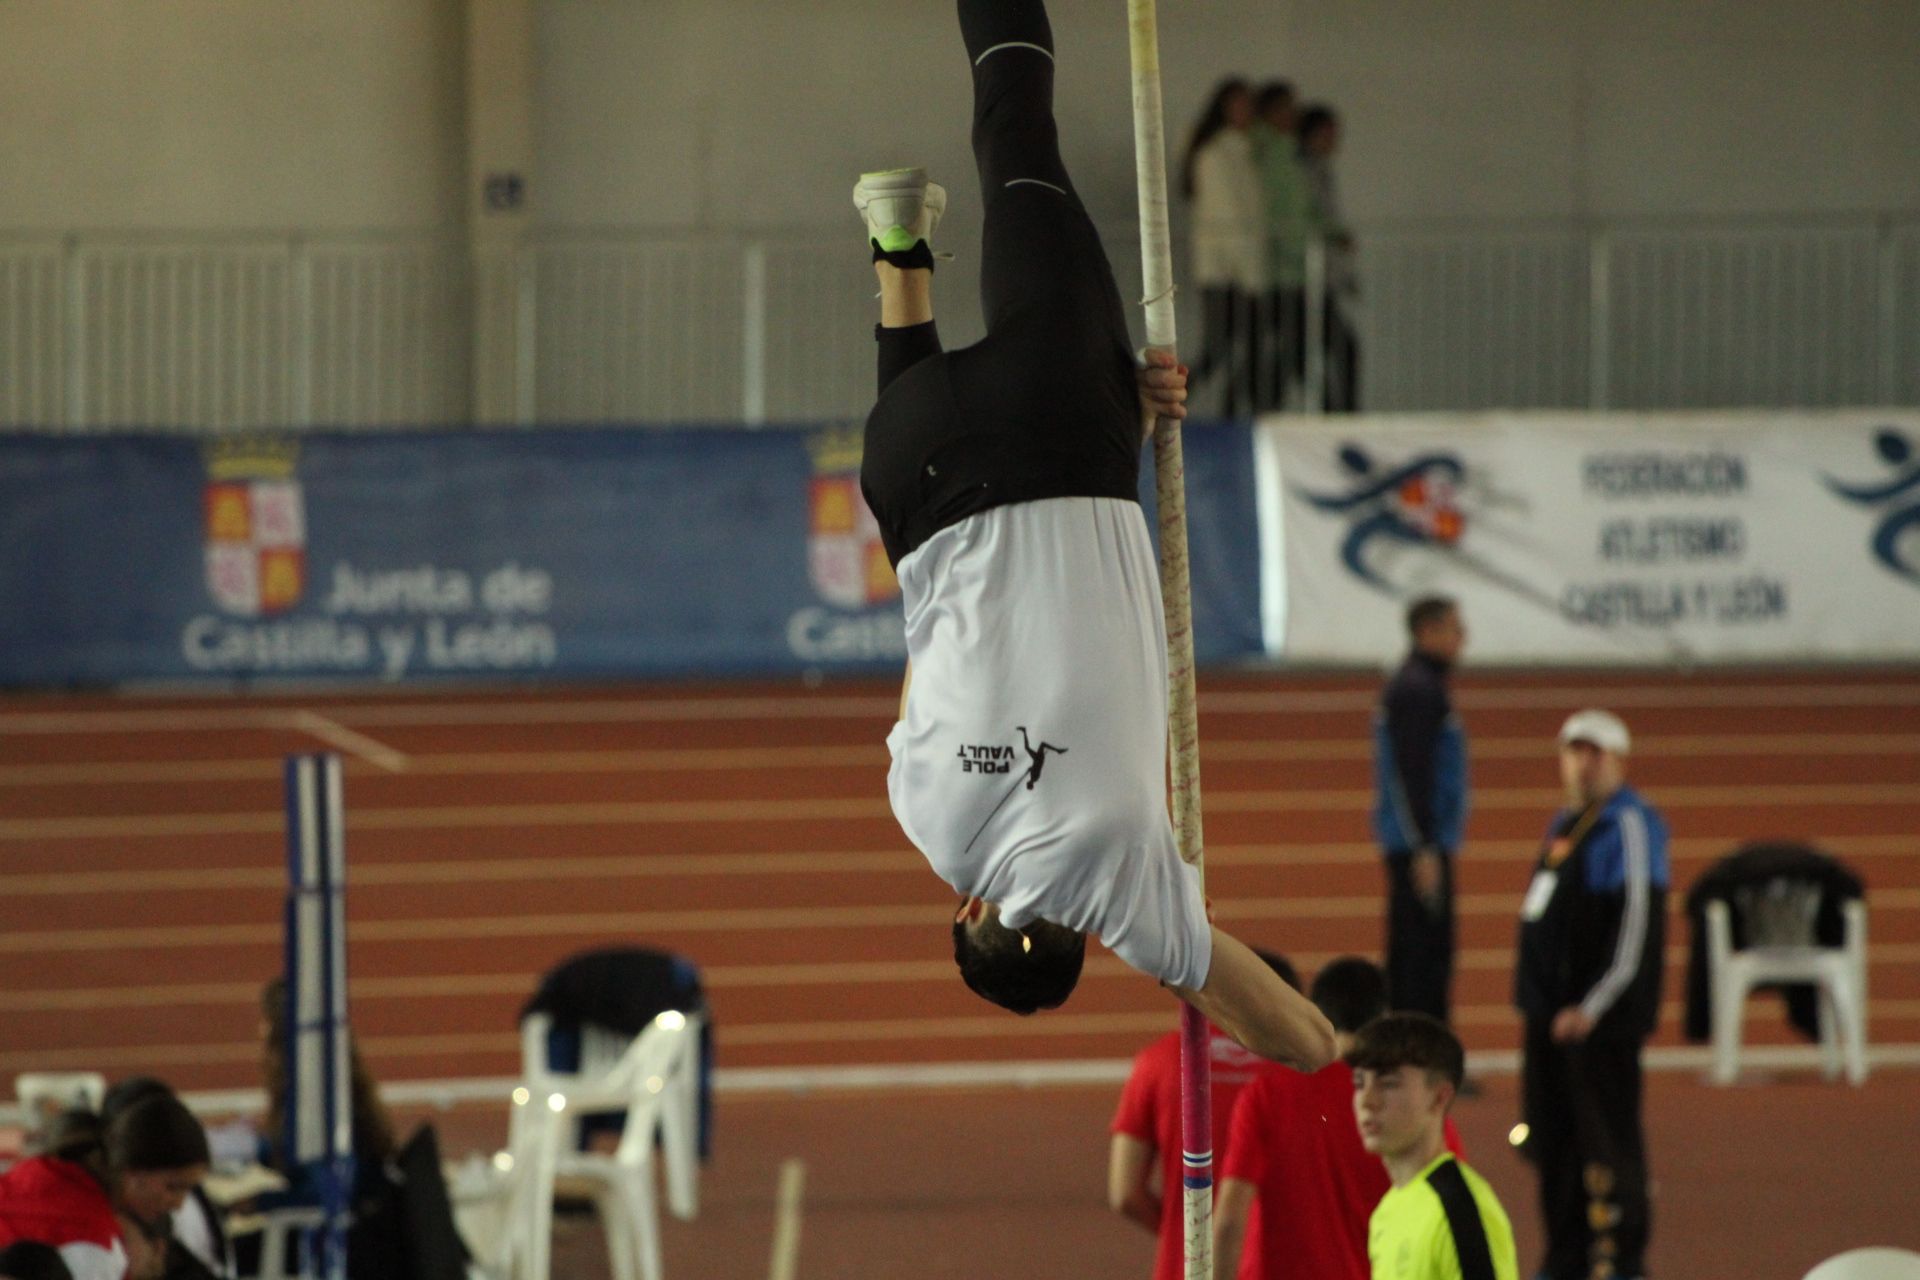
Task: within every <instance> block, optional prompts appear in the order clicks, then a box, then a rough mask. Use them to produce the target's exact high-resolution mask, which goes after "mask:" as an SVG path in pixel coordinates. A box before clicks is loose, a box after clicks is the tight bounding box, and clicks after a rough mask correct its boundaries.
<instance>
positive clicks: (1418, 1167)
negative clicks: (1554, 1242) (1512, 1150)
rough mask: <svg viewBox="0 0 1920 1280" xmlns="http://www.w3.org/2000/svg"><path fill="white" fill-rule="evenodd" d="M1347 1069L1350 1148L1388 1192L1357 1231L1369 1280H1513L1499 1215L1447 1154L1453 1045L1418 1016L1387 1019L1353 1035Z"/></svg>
mask: <svg viewBox="0 0 1920 1280" xmlns="http://www.w3.org/2000/svg"><path fill="white" fill-rule="evenodd" d="M1347 1065H1348V1066H1350V1067H1352V1068H1353V1117H1354V1120H1355V1121H1356V1122H1357V1123H1358V1124H1359V1126H1360V1143H1361V1145H1362V1146H1364V1147H1366V1149H1367V1150H1368V1151H1371V1152H1373V1153H1374V1154H1375V1155H1377V1156H1379V1157H1380V1159H1381V1161H1382V1162H1383V1163H1384V1164H1385V1165H1386V1166H1387V1177H1388V1179H1389V1180H1390V1181H1391V1182H1392V1183H1393V1186H1392V1188H1391V1189H1390V1190H1389V1191H1388V1192H1387V1194H1386V1196H1385V1197H1384V1198H1383V1199H1382V1200H1381V1201H1380V1204H1379V1207H1378V1208H1376V1209H1375V1210H1374V1211H1373V1218H1372V1220H1371V1221H1370V1222H1369V1224H1368V1228H1367V1257H1368V1259H1369V1261H1370V1262H1371V1264H1372V1267H1373V1280H1520V1265H1519V1262H1518V1260H1517V1259H1518V1255H1517V1253H1516V1251H1515V1249H1514V1245H1513V1224H1512V1223H1510V1222H1508V1221H1507V1213H1506V1210H1504V1209H1502V1208H1501V1207H1500V1201H1499V1199H1498V1198H1497V1197H1496V1196H1495V1195H1494V1194H1493V1188H1492V1187H1489V1186H1488V1185H1487V1182H1486V1179H1484V1178H1482V1177H1481V1176H1480V1175H1479V1174H1477V1173H1475V1172H1474V1171H1473V1170H1472V1169H1469V1168H1468V1167H1467V1166H1466V1165H1464V1164H1462V1163H1460V1161H1458V1160H1456V1159H1455V1158H1454V1157H1453V1154H1452V1153H1451V1152H1449V1151H1448V1150H1447V1145H1446V1134H1445V1125H1446V1119H1447V1108H1449V1107H1451V1106H1452V1105H1453V1099H1454V1095H1455V1094H1457V1093H1458V1092H1459V1089H1460V1080H1461V1078H1462V1076H1464V1075H1465V1073H1466V1053H1465V1051H1464V1050H1463V1049H1462V1048H1461V1047H1460V1041H1459V1039H1458V1038H1457V1037H1456V1036H1455V1035H1454V1034H1453V1032H1451V1031H1449V1030H1448V1029H1447V1026H1446V1024H1445V1023H1443V1022H1441V1021H1439V1020H1438V1019H1436V1018H1431V1017H1428V1016H1427V1015H1426V1014H1424V1013H1390V1014H1388V1015H1387V1016H1385V1017H1383V1018H1376V1019H1374V1020H1373V1021H1372V1022H1370V1023H1368V1024H1367V1025H1366V1026H1364V1027H1362V1028H1361V1029H1360V1033H1359V1035H1358V1036H1356V1037H1355V1038H1354V1042H1353V1047H1352V1048H1351V1049H1349V1050H1348V1051H1347Z"/></svg>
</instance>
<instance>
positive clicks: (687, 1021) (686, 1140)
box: [506, 1012, 701, 1280]
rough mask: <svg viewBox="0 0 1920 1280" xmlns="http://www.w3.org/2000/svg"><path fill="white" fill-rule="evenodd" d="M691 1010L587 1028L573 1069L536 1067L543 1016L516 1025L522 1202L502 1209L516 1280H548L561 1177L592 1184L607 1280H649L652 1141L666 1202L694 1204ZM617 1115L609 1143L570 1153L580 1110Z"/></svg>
mask: <svg viewBox="0 0 1920 1280" xmlns="http://www.w3.org/2000/svg"><path fill="white" fill-rule="evenodd" d="M700 1022H701V1020H700V1018H699V1016H698V1015H694V1014H680V1013H672V1012H669V1013H663V1014H661V1015H660V1016H659V1017H658V1018H656V1019H654V1021H653V1022H652V1023H651V1024H650V1025H649V1026H648V1027H647V1028H646V1029H645V1030H644V1031H642V1032H641V1033H640V1035H638V1036H634V1037H629V1036H624V1035H620V1034H618V1033H615V1032H611V1031H608V1030H605V1029H603V1028H598V1027H592V1026H588V1027H584V1028H582V1032H581V1052H580V1067H579V1069H578V1070H577V1071H568V1072H558V1071H554V1070H553V1069H552V1068H551V1067H549V1066H548V1065H547V1039H548V1034H549V1033H550V1032H551V1030H552V1020H551V1019H549V1018H548V1017H546V1016H545V1015H542V1014H534V1015H530V1016H529V1017H528V1018H526V1019H525V1020H524V1021H523V1022H522V1023H521V1028H520V1036H521V1041H520V1042H521V1061H522V1068H523V1073H524V1074H523V1079H522V1082H521V1084H520V1087H519V1088H517V1089H515V1090H514V1102H515V1106H514V1109H513V1113H512V1116H511V1118H510V1122H509V1140H508V1145H509V1150H510V1152H512V1153H518V1154H515V1155H514V1165H515V1168H516V1169H518V1168H519V1167H520V1165H521V1164H522V1163H523V1162H525V1161H527V1160H529V1159H531V1160H532V1161H534V1162H535V1164H534V1167H533V1169H532V1170H531V1171H530V1173H529V1175H528V1176H529V1178H530V1181H529V1183H528V1184H527V1185H526V1190H525V1199H524V1200H523V1201H522V1203H521V1205H520V1207H518V1208H517V1209H515V1210H512V1211H510V1220H509V1222H508V1224H507V1227H506V1234H507V1235H509V1236H513V1237H519V1238H518V1239H516V1240H514V1241H511V1242H510V1243H509V1247H508V1250H507V1252H508V1253H510V1254H513V1255H516V1256H518V1257H520V1258H522V1259H524V1261H525V1268H524V1269H523V1270H520V1271H518V1272H517V1273H516V1280H547V1275H548V1270H549V1267H550V1265H551V1238H552V1233H553V1187H554V1183H555V1181H556V1179H558V1178H563V1177H564V1178H570V1179H576V1180H579V1181H582V1182H585V1183H587V1184H589V1185H590V1186H592V1187H593V1189H594V1194H595V1201H596V1205H597V1207H598V1209H599V1212H600V1216H601V1221H602V1223H603V1224H604V1225H605V1228H606V1233H607V1254H608V1258H609V1260H610V1262H611V1263H612V1272H613V1280H660V1275H661V1268H660V1229H659V1213H658V1209H657V1208H656V1204H655V1193H654V1185H653V1178H654V1173H653V1163H654V1162H653V1152H654V1142H655V1139H656V1137H658V1139H659V1141H660V1145H661V1149H662V1152H663V1156H664V1159H663V1161H662V1163H663V1164H664V1165H665V1172H666V1181H667V1200H668V1206H669V1207H670V1208H671V1209H672V1211H673V1213H674V1216H676V1217H679V1218H691V1217H693V1216H694V1215H695V1214H696V1213H697V1212H698V1210H699V1191H698V1186H699V1182H698V1179H699V1154H698V1150H697V1147H698V1127H699V1110H698V1108H699V1081H698V1076H699V1059H700ZM604 1112H620V1113H623V1116H624V1123H623V1126H622V1131H621V1135H620V1142H619V1145H618V1147H617V1148H616V1149H615V1150H614V1151H613V1152H612V1153H611V1154H608V1153H603V1152H593V1151H581V1150H580V1149H579V1148H580V1120H581V1117H582V1116H583V1115H589V1114H598V1113H604Z"/></svg>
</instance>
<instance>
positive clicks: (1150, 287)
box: [1127, 0, 1213, 1280]
mask: <svg viewBox="0 0 1920 1280" xmlns="http://www.w3.org/2000/svg"><path fill="white" fill-rule="evenodd" d="M1127 19H1128V25H1129V28H1130V31H1131V37H1132V38H1131V41H1130V44H1131V48H1132V51H1133V145H1134V164H1135V169H1136V172H1137V175H1138V178H1139V185H1140V269H1141V279H1142V280H1143V281H1144V282H1145V285H1146V289H1145V293H1146V296H1145V298H1144V299H1143V303H1144V305H1145V306H1146V309H1147V346H1148V348H1149V349H1152V350H1156V351H1164V352H1166V353H1167V354H1168V355H1172V354H1174V345H1175V332H1174V319H1173V236H1172V231H1171V227H1170V224H1169V222H1168V218H1167V153H1166V127H1165V115H1164V112H1163V111H1162V108H1161V103H1160V35H1159V30H1158V25H1157V21H1156V15H1155V12H1154V0H1127ZM1153 441H1154V445H1153V461H1154V471H1155V476H1156V482H1157V492H1158V501H1159V508H1160V595H1161V598H1162V600H1163V601H1164V603H1165V608H1166V611H1167V725H1168V729H1167V731H1168V748H1169V750H1170V753H1171V755H1172V759H1173V829H1174V834H1175V836H1176V837H1177V838H1178V840H1179V842H1180V856H1181V857H1182V858H1183V859H1185V860H1186V861H1187V862H1189V863H1191V864H1192V865H1193V867H1194V869H1195V870H1196V871H1199V870H1201V867H1202V863H1201V849H1202V847H1203V844H1204V842H1203V840H1202V838H1201V831H1200V737H1199V729H1198V725H1197V718H1196V715H1195V710H1194V683H1193V602H1192V597H1191V591H1190V587H1189V584H1188V571H1187V496H1186V469H1185V465H1184V463H1183V461H1182V457H1181V450H1180V422H1179V420H1178V419H1176V418H1162V419H1160V421H1159V422H1158V423H1156V424H1155V427H1154V433H1153ZM1203 888H1204V885H1203ZM1180 1096H1181V1108H1180V1115H1181V1146H1182V1147H1183V1148H1184V1150H1183V1152H1182V1156H1183V1159H1182V1168H1183V1172H1184V1177H1183V1178H1182V1187H1183V1191H1182V1200H1183V1202H1184V1204H1185V1208H1186V1280H1213V1117H1212V1110H1213V1108H1212V1099H1213V1081H1212V1071H1211V1068H1210V1063H1209V1060H1208V1036H1207V1022H1206V1019H1205V1018H1203V1017H1201V1016H1200V1014H1199V1012H1198V1011H1197V1010H1195V1009H1194V1007H1193V1006H1192V1005H1190V1004H1182V1005H1181V1006H1180ZM1171 1190H1172V1188H1168V1191H1171Z"/></svg>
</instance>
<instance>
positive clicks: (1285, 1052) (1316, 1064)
mask: <svg viewBox="0 0 1920 1280" xmlns="http://www.w3.org/2000/svg"><path fill="white" fill-rule="evenodd" d="M1173 993H1174V994H1175V995H1177V996H1179V997H1180V998H1181V999H1182V1000H1185V1001H1186V1002H1187V1003H1188V1004H1190V1005H1192V1006H1193V1007H1194V1008H1196V1009H1198V1010H1199V1011H1200V1012H1201V1013H1202V1014H1204V1015H1206V1019H1207V1021H1209V1022H1211V1023H1212V1024H1213V1025H1214V1026H1216V1027H1218V1028H1220V1029H1221V1030H1222V1031H1224V1032H1226V1033H1227V1034H1228V1035H1230V1036H1232V1037H1233V1038H1234V1039H1235V1040H1238V1041H1239V1042H1240V1043H1241V1044H1242V1045H1244V1046H1246V1047H1247V1048H1248V1049H1250V1050H1251V1051H1253V1052H1254V1053H1257V1054H1259V1055H1260V1056H1261V1057H1263V1058H1269V1059H1271V1060H1273V1061H1274V1062H1283V1063H1285V1064H1286V1065H1288V1066H1290V1067H1292V1068H1294V1069H1295V1070H1297V1071H1307V1072H1311V1071H1318V1070H1319V1069H1320V1068H1322V1067H1324V1066H1326V1065H1327V1064H1328V1063H1329V1062H1332V1061H1333V1059H1334V1056H1335V1050H1334V1047H1333V1024H1332V1023H1331V1022H1328V1021H1327V1015H1326V1014H1324V1013H1321V1012H1320V1010H1319V1009H1317V1008H1315V1007H1314V1004H1313V1002H1312V1001H1311V1000H1308V999H1307V998H1306V997H1305V996H1303V995H1301V994H1300V993H1299V992H1298V991H1295V990H1294V989H1293V988H1292V987H1290V986H1288V985H1287V984H1286V983H1284V982H1282V981H1281V980H1280V975H1279V974H1277V973H1275V972H1274V971H1273V970H1272V969H1271V968H1269V967H1268V965H1267V962H1266V961H1264V960H1262V959H1261V958H1260V957H1259V956H1257V955H1255V954H1254V953H1253V951H1252V950H1251V949H1250V948H1248V946H1247V944H1246V943H1244V942H1242V941H1240V940H1239V939H1238V938H1236V937H1234V936H1233V935H1232V934H1230V933H1227V932H1225V931H1224V930H1222V929H1221V928H1220V927H1219V926H1218V925H1215V926H1213V963H1212V964H1211V965H1210V966H1209V967H1208V969H1207V980H1206V981H1205V982H1204V983H1202V984H1201V986H1200V989H1199V990H1198V991H1194V990H1191V989H1189V988H1187V987H1175V988H1173Z"/></svg>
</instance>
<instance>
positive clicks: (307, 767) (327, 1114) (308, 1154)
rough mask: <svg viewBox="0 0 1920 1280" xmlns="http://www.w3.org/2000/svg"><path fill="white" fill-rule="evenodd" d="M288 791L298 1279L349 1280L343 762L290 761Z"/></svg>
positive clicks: (287, 1147)
mask: <svg viewBox="0 0 1920 1280" xmlns="http://www.w3.org/2000/svg"><path fill="white" fill-rule="evenodd" d="M286 787H287V920H286V931H287V955H286V966H287V968H286V974H287V984H286V985H287V1007H286V1034H287V1042H286V1044H285V1045H284V1046H283V1047H284V1049H285V1052H286V1062H287V1093H288V1098H287V1103H286V1126H287V1127H286V1132H285V1133H283V1134H281V1135H280V1139H281V1142H282V1143H283V1146H282V1150H283V1151H285V1152H286V1160H287V1163H288V1165H289V1166H290V1167H294V1168H298V1169H300V1170H302V1172H303V1174H304V1175H305V1176H304V1177H303V1179H302V1181H303V1182H305V1183H306V1185H307V1186H309V1187H311V1188H313V1189H314V1191H315V1194H316V1196H317V1199H318V1204H317V1205H316V1206H314V1207H316V1208H318V1209H319V1214H318V1225H316V1226H315V1227H314V1228H313V1229H312V1230H311V1231H310V1232H308V1233H307V1237H306V1240H305V1246H306V1247H305V1251H304V1252H305V1263H304V1265H301V1266H300V1267H299V1269H298V1270H293V1268H292V1267H289V1270H293V1274H296V1275H303V1276H310V1277H314V1280H346V1274H347V1226H348V1212H349V1208H348V1206H349V1203H350V1197H351V1193H352V1189H353V1092H352V1089H351V1088H350V1087H349V1083H350V1080H351V1075H350V1068H349V1063H348V1054H347V910H346V887H347V855H346V844H345V841H344V839H343V834H344V832H343V828H344V827H345V824H346V812H345V810H346V806H345V802H344V798H343V796H342V792H341V785H340V757H339V756H336V755H313V756H289V757H287V771H286Z"/></svg>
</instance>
